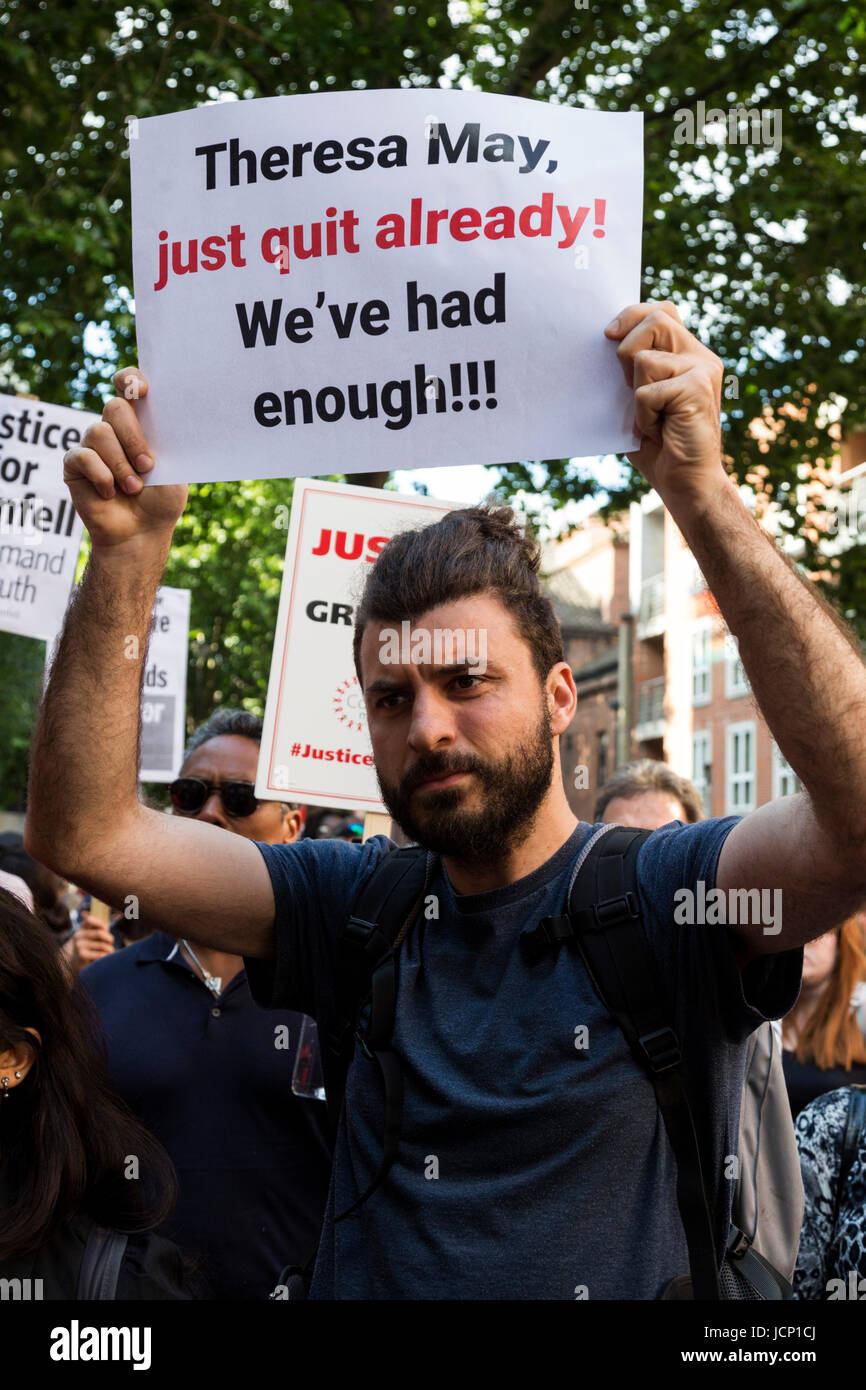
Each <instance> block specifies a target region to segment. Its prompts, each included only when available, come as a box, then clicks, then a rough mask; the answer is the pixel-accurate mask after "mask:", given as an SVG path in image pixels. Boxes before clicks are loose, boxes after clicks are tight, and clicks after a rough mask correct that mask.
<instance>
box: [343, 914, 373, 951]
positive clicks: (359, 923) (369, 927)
mask: <svg viewBox="0 0 866 1390" xmlns="http://www.w3.org/2000/svg"><path fill="white" fill-rule="evenodd" d="M375 930H376V923H375V922H365V921H364V918H363V917H350V918H349V920H348V922H347V923H346V925H345V926H344V928H343V936H344V938H345V939H346V940H347V941H351V943H352V945H353V946H360V947H361V948H362V949H363V948H364V947H366V945H367V942H368V941H369V940H370V937H371V936H372V934H373V932H374V931H375Z"/></svg>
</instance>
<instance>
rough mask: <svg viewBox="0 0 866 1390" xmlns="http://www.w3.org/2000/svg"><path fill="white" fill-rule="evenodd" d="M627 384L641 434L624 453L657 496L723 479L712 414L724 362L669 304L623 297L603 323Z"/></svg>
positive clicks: (700, 490)
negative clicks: (631, 450) (626, 303)
mask: <svg viewBox="0 0 866 1390" xmlns="http://www.w3.org/2000/svg"><path fill="white" fill-rule="evenodd" d="M604 331H605V336H606V337H607V338H609V339H611V340H612V341H615V342H617V343H618V344H619V346H618V347H617V350H616V355H617V357H618V358H619V360H620V362H621V363H622V368H623V371H624V372H625V377H626V381H627V382H628V384H629V386H633V387H634V406H635V427H636V429H637V431H638V433H639V434H640V435H642V436H643V442H642V444H641V447H640V449H639V450H637V452H636V453H632V454H629V455H628V457H629V459H630V460H631V462H632V463H633V464H634V465H635V467H637V468H639V469H640V471H641V473H643V475H644V477H645V478H646V480H647V482H648V483H650V484H651V486H652V487H654V488H655V489H656V491H657V492H658V493H659V494H660V496H661V497H662V499H663V500H664V501H668V500H669V499H671V500H675V499H676V498H678V497H682V498H683V499H689V498H692V497H700V496H702V495H705V494H708V493H712V492H713V491H715V490H716V489H717V488H718V486H719V484H720V483H723V482H725V480H726V476H727V475H726V474H725V470H724V467H723V465H722V438H721V426H720V423H719V417H720V413H721V392H722V378H723V375H724V366H723V364H722V361H721V359H720V358H719V357H717V356H716V354H715V353H714V352H711V351H710V349H709V348H707V347H704V345H703V343H701V342H699V341H698V339H697V338H696V337H695V336H694V334H693V333H690V332H689V330H688V329H687V328H686V326H685V324H684V323H683V321H682V319H681V318H680V316H679V314H678V313H677V310H676V307H675V306H674V305H673V304H672V303H671V302H670V300H665V301H663V302H661V303H658V304H630V305H629V306H628V307H627V308H625V309H623V310H622V312H621V313H620V314H619V315H618V317H617V318H616V319H614V320H613V322H612V323H610V324H608V326H607V328H606V329H605V330H604Z"/></svg>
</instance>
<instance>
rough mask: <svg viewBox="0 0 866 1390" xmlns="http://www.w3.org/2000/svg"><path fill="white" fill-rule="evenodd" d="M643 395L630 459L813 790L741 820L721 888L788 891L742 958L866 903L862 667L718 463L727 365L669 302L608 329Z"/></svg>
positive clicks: (722, 862) (631, 311) (744, 936)
mask: <svg viewBox="0 0 866 1390" xmlns="http://www.w3.org/2000/svg"><path fill="white" fill-rule="evenodd" d="M605 332H606V333H607V335H608V337H610V338H614V339H616V340H617V341H618V343H619V346H618V348H617V356H618V357H619V359H620V362H621V363H622V366H623V369H624V371H625V374H626V379H627V380H628V382H629V384H630V385H632V386H633V387H634V393H635V397H634V398H635V422H636V425H637V428H638V430H639V432H640V433H641V434H642V436H643V443H642V445H641V448H640V451H639V452H638V453H637V454H633V455H630V457H631V458H632V461H633V462H634V463H635V464H636V465H637V467H638V468H640V470H641V472H642V473H643V474H644V476H645V477H646V478H647V480H648V482H650V483H651V485H652V486H653V487H654V488H655V489H656V491H657V492H658V493H659V495H660V497H661V498H662V501H663V502H664V503H665V506H666V507H667V508H668V510H669V511H670V513H671V515H672V516H673V518H674V521H675V522H676V523H677V525H678V526H679V528H680V530H681V531H682V533H683V536H684V537H685V540H686V541H687V543H688V545H689V546H690V548H691V550H692V553H693V554H694V556H695V559H696V560H697V562H698V564H699V565H700V567H701V570H702V571H703V574H704V577H705V579H706V581H707V583H708V585H709V587H710V590H711V592H712V594H713V596H714V598H715V599H716V602H717V603H718V605H719V608H720V609H721V611H722V614H723V616H724V618H725V620H726V622H727V624H728V627H729V628H730V630H731V632H732V633H734V635H735V636H736V637H737V639H738V642H739V655H740V660H741V661H742V663H743V666H744V667H745V671H746V675H747V676H748V677H749V681H750V682H751V686H752V691H753V693H754V696H755V698H756V700H757V702H758V705H759V707H760V710H761V713H762V714H763V716H764V718H765V719H766V721H767V723H768V725H769V727H770V730H771V732H772V734H773V736H774V737H775V739H776V742H777V743H778V745H779V747H780V748H781V750H782V752H783V753H784V755H785V757H786V758H787V760H788V762H789V763H790V765H791V767H792V768H793V769H794V771H795V772H796V774H797V776H798V777H799V778H800V780H801V781H802V783H803V786H804V787H805V789H806V794H805V795H799V796H787V797H783V798H781V799H779V800H776V801H771V802H770V803H769V804H768V805H766V806H761V807H760V808H759V809H758V810H756V811H753V812H751V814H750V815H747V816H745V817H744V818H743V819H742V820H741V821H740V822H739V823H738V824H737V825H736V826H734V828H733V830H732V831H731V833H730V834H729V835H728V837H727V839H726V840H725V843H724V845H723V847H722V851H721V854H720V856H719V863H718V868H717V872H716V886H717V887H718V888H720V889H722V891H723V892H728V891H730V890H732V889H746V890H750V889H769V890H771V891H772V890H775V889H779V890H781V906H782V922H781V929H780V925H779V924H778V923H776V922H773V923H772V924H767V923H752V924H750V925H745V926H743V925H739V926H738V929H737V931H736V933H735V935H736V937H737V938H738V941H739V945H740V948H741V955H742V963H745V961H746V960H747V959H749V958H751V957H752V956H756V955H765V954H769V953H772V952H774V951H782V950H786V949H788V948H790V947H795V946H799V945H802V944H803V942H805V941H808V940H811V939H812V938H813V937H816V936H819V935H821V934H822V933H823V932H826V931H829V930H830V928H832V927H834V926H837V925H838V924H839V923H840V922H842V921H843V920H844V919H845V918H846V917H848V916H850V915H851V914H852V913H853V912H854V911H855V910H856V909H857V908H859V907H861V906H862V905H863V903H864V902H866V796H864V791H863V789H864V787H866V666H864V663H863V660H862V658H861V656H860V653H859V651H858V650H857V647H856V644H855V642H854V641H853V640H852V637H851V634H850V633H848V631H847V630H846V629H845V626H844V624H843V623H842V621H841V620H840V619H839V618H838V617H836V615H835V614H834V613H833V610H832V609H831V608H830V606H829V605H828V604H827V603H826V602H825V601H824V600H823V599H822V598H821V597H820V596H819V594H818V593H817V591H816V590H815V589H814V588H813V587H812V585H810V584H809V583H808V582H807V581H805V580H804V579H802V578H801V577H800V576H799V575H798V574H797V572H796V570H795V569H794V568H793V566H792V565H791V564H790V563H789V562H788V560H787V559H786V558H785V556H784V555H783V554H782V553H781V551H780V550H779V549H778V547H777V546H776V545H775V544H774V543H773V541H772V540H771V539H770V538H769V536H767V535H766V534H765V533H764V532H763V531H762V530H761V528H760V526H759V525H758V524H757V522H756V521H755V520H754V519H753V518H752V517H751V516H750V515H749V513H748V511H747V510H746V508H745V506H744V505H743V503H742V501H741V499H740V497H739V495H738V493H737V490H736V488H735V487H734V484H733V482H732V481H731V480H730V478H728V477H727V475H726V474H725V471H724V468H723V465H722V454H721V433H720V427H719V408H720V400H721V382H722V373H723V368H722V363H721V361H720V360H719V358H718V357H716V356H715V354H714V353H712V352H710V350H709V349H708V348H706V347H704V346H703V345H702V344H701V343H700V342H698V340H697V339H696V338H694V337H693V336H692V334H691V333H689V332H688V330H687V329H686V327H685V326H684V324H683V323H682V321H681V320H680V318H679V315H678V314H677V312H676V309H675V308H674V306H673V304H670V303H665V304H661V305H659V304H638V305H631V306H629V308H627V309H625V310H623V312H622V314H621V315H620V316H619V318H618V319H617V320H615V321H614V323H612V324H609V325H608V327H607V329H606V330H605Z"/></svg>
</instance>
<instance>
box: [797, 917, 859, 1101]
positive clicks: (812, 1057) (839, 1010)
mask: <svg viewBox="0 0 866 1390" xmlns="http://www.w3.org/2000/svg"><path fill="white" fill-rule="evenodd" d="M782 1045H783V1049H784V1051H783V1053H782V1061H783V1065H784V1068H785V1081H786V1083H787V1086H788V1099H789V1100H790V1102H791V1114H792V1115H793V1116H794V1118H795V1119H796V1117H797V1115H798V1114H799V1113H800V1111H801V1110H803V1109H804V1108H805V1106H807V1105H808V1104H809V1102H810V1101H813V1100H815V1098H816V1097H817V1096H820V1095H824V1094H825V1093H826V1092H828V1091H835V1090H838V1089H839V1088H840V1087H843V1086H852V1085H863V1084H864V1083H866V914H864V913H860V912H858V913H855V915H854V916H853V917H849V918H848V920H847V921H846V922H843V923H842V925H841V926H840V927H836V928H834V930H833V931H831V932H827V934H826V935H825V936H819V937H818V938H817V940H815V941H809V942H807V943H806V946H805V948H804V952H803V985H802V988H801V990H800V995H799V998H798V999H797V1003H796V1004H795V1006H794V1008H793V1009H792V1010H791V1012H790V1013H789V1014H788V1015H787V1017H786V1018H785V1020H784V1022H783V1025H782Z"/></svg>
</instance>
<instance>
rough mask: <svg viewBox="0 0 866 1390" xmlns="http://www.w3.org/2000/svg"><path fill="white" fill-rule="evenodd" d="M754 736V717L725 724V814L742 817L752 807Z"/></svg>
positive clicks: (755, 734) (753, 794)
mask: <svg viewBox="0 0 866 1390" xmlns="http://www.w3.org/2000/svg"><path fill="white" fill-rule="evenodd" d="M756 739H757V733H756V725H755V721H754V719H750V720H748V721H745V722H743V723H742V724H729V725H728V767H727V785H726V799H727V811H726V813H725V814H726V815H729V816H741V815H745V813H746V812H747V811H754V809H755V761H756V758H755V746H756Z"/></svg>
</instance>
